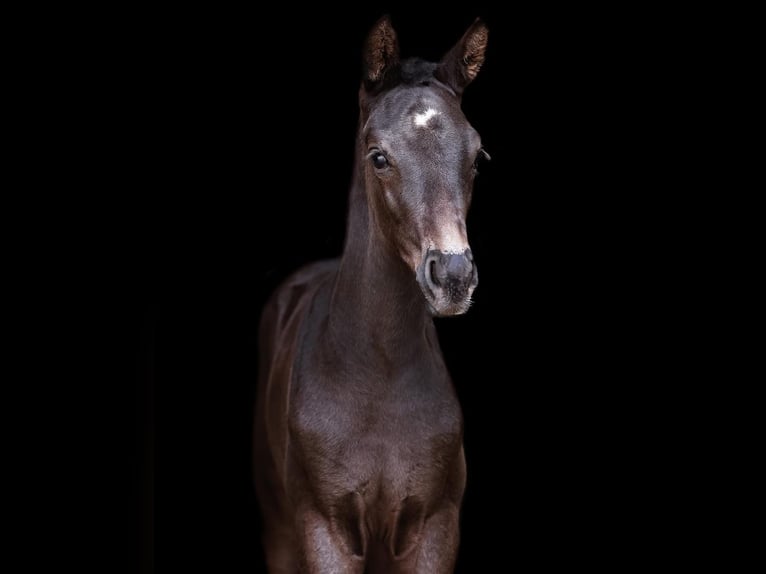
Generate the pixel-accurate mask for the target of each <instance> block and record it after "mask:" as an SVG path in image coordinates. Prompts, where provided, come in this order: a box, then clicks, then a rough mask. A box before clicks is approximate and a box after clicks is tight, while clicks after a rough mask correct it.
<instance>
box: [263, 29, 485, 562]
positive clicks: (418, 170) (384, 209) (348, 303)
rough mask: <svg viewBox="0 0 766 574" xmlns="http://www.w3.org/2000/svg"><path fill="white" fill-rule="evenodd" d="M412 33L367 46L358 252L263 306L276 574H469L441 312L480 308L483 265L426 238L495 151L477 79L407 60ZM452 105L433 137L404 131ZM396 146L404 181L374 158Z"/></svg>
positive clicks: (266, 511)
mask: <svg viewBox="0 0 766 574" xmlns="http://www.w3.org/2000/svg"><path fill="white" fill-rule="evenodd" d="M474 26H476V24H474ZM482 26H483V25H482ZM482 30H483V28H482ZM395 39H396V36H395V33H394V32H393V29H392V28H391V27H390V23H389V22H388V21H387V20H382V21H381V22H379V23H378V24H377V25H376V27H375V28H374V29H373V31H372V32H371V34H370V37H369V38H368V43H367V45H366V50H367V52H366V65H367V68H366V69H367V76H366V77H363V84H362V89H361V90H360V109H361V113H360V130H359V135H358V141H357V144H358V145H357V152H356V166H355V172H354V182H353V184H352V186H351V194H350V202H349V203H350V205H349V220H348V229H347V237H346V243H345V247H344V251H343V255H342V257H341V258H340V260H334V261H328V262H320V263H316V264H314V265H311V266H309V267H306V268H304V269H301V270H299V271H298V272H297V273H296V274H294V275H293V276H292V277H291V278H289V279H288V280H287V281H286V282H285V283H284V284H283V285H282V286H281V287H280V288H279V289H278V290H277V291H276V292H275V294H274V295H273V296H272V298H271V300H270V302H269V303H268V304H267V306H266V308H265V309H264V312H263V317H262V321H261V330H260V346H261V347H260V352H261V354H260V372H259V387H258V395H257V408H256V423H255V424H256V426H255V469H254V470H255V478H256V488H257V492H258V498H259V503H260V506H261V510H262V515H263V524H264V546H265V550H266V555H267V560H268V564H269V569H270V571H271V572H272V573H294V572H317V573H333V574H335V573H357V574H361V573H362V572H386V573H397V572H402V573H403V572H451V571H452V570H453V569H454V564H455V558H456V554H457V549H458V539H459V533H458V521H459V511H460V504H461V500H462V496H463V490H464V487H465V459H464V455H463V441H462V435H463V422H462V415H461V410H460V406H459V404H458V401H457V398H456V396H455V393H454V389H453V387H452V382H451V380H450V377H449V374H448V372H447V369H446V367H445V364H444V360H443V358H442V355H441V352H440V349H439V344H438V340H437V336H436V331H435V329H434V324H433V320H432V318H431V315H432V314H433V313H437V314H453V313H458V312H463V311H464V310H465V308H467V298H468V297H470V292H471V291H472V289H473V287H475V285H476V269H475V265H474V264H473V259H472V258H471V256H470V250H468V249H466V253H465V254H461V253H454V252H450V253H441V252H440V251H439V250H438V245H434V246H431V247H428V246H429V245H431V244H430V243H427V242H426V239H428V238H429V237H431V236H432V235H433V236H434V237H437V236H438V232H439V228H438V225H439V221H442V220H448V221H450V222H452V223H450V224H451V225H454V226H455V229H457V230H464V221H465V215H466V211H467V209H468V204H469V203H470V192H471V187H472V181H473V180H472V171H471V170H472V164H473V161H474V159H475V156H476V154H477V153H478V147H479V146H480V142H479V140H478V135H477V134H476V133H475V131H474V130H473V129H472V128H471V127H470V125H469V124H468V122H467V121H466V120H465V118H464V116H463V115H462V112H461V111H460V108H459V98H458V96H457V95H456V93H458V92H459V91H460V90H462V87H461V86H458V85H455V86H452V85H448V84H445V83H443V82H442V81H441V80H439V79H437V78H436V76H435V74H436V72H437V69H438V68H439V67H440V66H445V65H448V66H454V65H457V64H456V63H455V62H452V61H451V60H450V61H448V62H446V63H444V62H442V63H439V64H434V63H428V62H423V61H422V60H407V61H405V62H404V63H401V64H400V63H399V61H398V45H397V44H396V42H395ZM453 52H454V50H453ZM457 52H458V53H459V50H458V51H457ZM426 84H427V85H426ZM424 98H426V99H425V100H424ZM428 98H431V100H428ZM437 100H438V101H439V103H440V105H441V106H442V109H443V110H444V112H443V114H442V116H443V117H440V118H439V122H438V123H434V124H433V126H432V127H431V128H428V129H430V130H431V132H429V133H426V132H417V131H413V132H412V133H408V132H407V131H406V130H405V131H404V132H403V131H402V127H401V126H406V125H407V121H406V117H408V116H404V115H403V114H410V113H412V111H413V110H417V109H418V108H417V106H418V105H420V103H422V102H423V101H437ZM370 114H374V117H371V115H370ZM402 118H405V119H402ZM410 123H411V122H410ZM412 129H413V130H415V129H416V128H412ZM417 129H420V130H422V129H424V128H417ZM421 134H424V135H421ZM429 134H431V135H429ZM433 135H438V137H433ZM415 136H418V137H415ZM381 138H382V139H381ZM380 142H385V145H387V146H389V147H390V148H391V160H392V163H393V164H395V166H396V167H392V168H390V169H389V170H387V171H386V170H383V171H380V170H377V171H376V169H375V168H373V166H372V164H371V161H370V159H369V155H370V151H369V150H370V148H372V149H375V146H377V145H381V146H382V145H384V144H383V143H380ZM386 193H389V195H388V196H386V197H388V198H389V199H388V200H384V199H382V198H383V197H384V195H385V194H386ZM445 218H446V219H445ZM402 254H405V255H406V254H421V255H422V261H420V260H417V261H415V260H410V261H409V262H407V261H405V259H406V257H405V258H404V259H403V255H402ZM412 257H414V255H412ZM412 257H410V259H412ZM416 264H417V273H416V269H415V268H414V267H415V265H416Z"/></svg>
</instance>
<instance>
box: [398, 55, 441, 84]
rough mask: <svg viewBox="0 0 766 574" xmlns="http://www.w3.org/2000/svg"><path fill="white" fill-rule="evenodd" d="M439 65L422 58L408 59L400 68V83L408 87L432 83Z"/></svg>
mask: <svg viewBox="0 0 766 574" xmlns="http://www.w3.org/2000/svg"><path fill="white" fill-rule="evenodd" d="M437 67H439V64H437V63H435V62H428V61H426V60H423V59H421V58H408V59H407V60H404V61H403V62H402V63H401V66H400V67H399V81H400V83H402V84H404V85H407V86H414V85H418V84H423V83H426V82H430V81H431V80H433V79H434V72H435V71H436V68H437Z"/></svg>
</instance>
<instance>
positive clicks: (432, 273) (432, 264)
mask: <svg viewBox="0 0 766 574" xmlns="http://www.w3.org/2000/svg"><path fill="white" fill-rule="evenodd" d="M428 278H429V279H430V280H431V281H430V282H431V283H433V285H434V286H435V287H439V286H440V285H441V282H440V281H439V276H438V274H437V270H436V258H433V259H431V261H429V263H428Z"/></svg>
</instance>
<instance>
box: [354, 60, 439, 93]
mask: <svg viewBox="0 0 766 574" xmlns="http://www.w3.org/2000/svg"><path fill="white" fill-rule="evenodd" d="M438 67H439V64H437V63H436V62H429V61H427V60H423V59H422V58H408V59H406V60H403V61H402V62H400V63H399V64H398V65H397V66H396V67H394V68H392V69H390V70H389V71H388V72H387V73H386V75H385V76H384V77H383V80H382V81H381V82H378V83H377V84H367V90H368V92H369V93H370V94H372V95H379V94H381V93H383V92H386V91H388V90H390V89H393V88H395V87H396V86H427V85H429V84H430V83H431V82H432V81H438V80H437V79H436V77H435V76H434V72H436V69H437V68H438Z"/></svg>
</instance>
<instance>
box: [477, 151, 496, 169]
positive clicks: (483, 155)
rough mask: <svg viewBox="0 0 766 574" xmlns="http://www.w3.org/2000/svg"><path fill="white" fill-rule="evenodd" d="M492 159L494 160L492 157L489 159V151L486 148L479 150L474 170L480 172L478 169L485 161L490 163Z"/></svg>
mask: <svg viewBox="0 0 766 574" xmlns="http://www.w3.org/2000/svg"><path fill="white" fill-rule="evenodd" d="M491 159H492V158H491V157H489V154H488V153H487V150H485V149H484V148H481V149H480V150H479V153H478V154H476V159H475V160H473V169H474V170H478V169H479V166H480V165H481V164H482V163H484V162H485V161H489V160H491Z"/></svg>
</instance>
